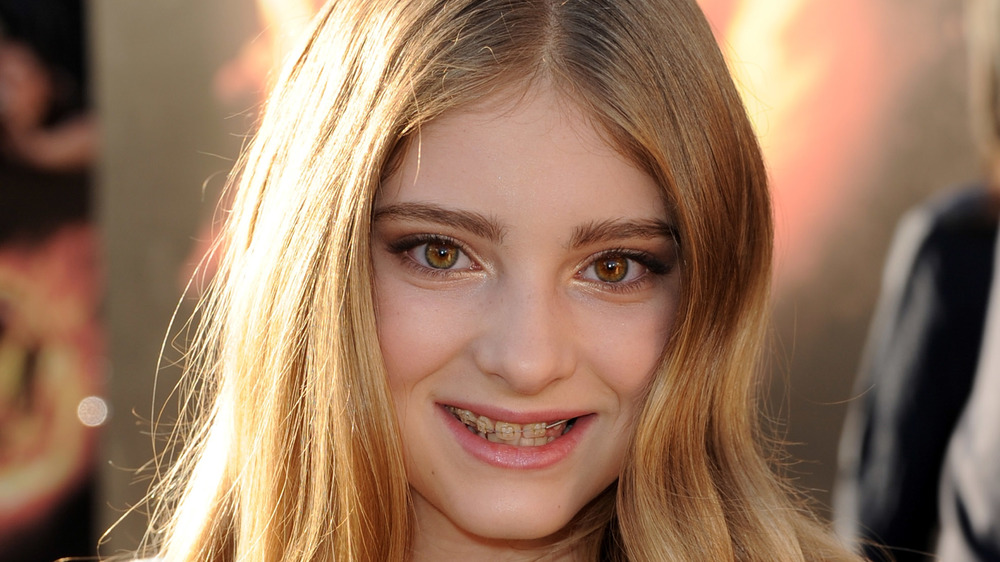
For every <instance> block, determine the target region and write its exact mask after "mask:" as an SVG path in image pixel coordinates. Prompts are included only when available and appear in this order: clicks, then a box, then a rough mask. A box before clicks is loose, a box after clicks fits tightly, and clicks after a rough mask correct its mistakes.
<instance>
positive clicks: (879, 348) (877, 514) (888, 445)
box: [834, 186, 998, 562]
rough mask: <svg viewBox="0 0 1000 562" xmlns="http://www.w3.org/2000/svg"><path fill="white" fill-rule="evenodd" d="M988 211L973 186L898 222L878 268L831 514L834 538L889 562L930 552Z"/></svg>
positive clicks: (991, 208)
mask: <svg viewBox="0 0 1000 562" xmlns="http://www.w3.org/2000/svg"><path fill="white" fill-rule="evenodd" d="M997 210H998V206H997V197H996V194H995V193H994V192H992V191H990V190H989V189H987V188H985V187H984V186H972V187H968V188H965V189H963V190H960V191H958V192H956V193H949V194H948V195H947V196H945V197H941V198H938V199H935V200H932V201H930V202H929V203H927V204H925V205H923V206H921V207H919V208H917V209H915V210H913V211H911V212H910V213H909V214H908V215H907V216H906V218H904V219H903V221H902V223H901V224H900V227H899V229H898V230H897V233H896V237H895V239H894V241H893V245H892V250H891V252H890V256H889V259H888V262H887V266H886V271H885V278H884V282H883V287H882V293H881V295H880V297H879V307H878V309H877V311H876V315H875V319H874V321H873V324H872V328H871V332H870V334H869V338H868V344H867V351H866V356H865V359H864V361H863V363H862V368H861V372H860V373H859V378H858V382H857V386H856V388H857V393H858V395H859V396H858V398H857V399H856V400H855V401H854V403H853V404H852V405H851V410H850V413H849V416H848V420H847V424H846V426H845V430H844V439H843V442H842V444H841V469H840V479H839V482H838V486H837V490H836V500H835V505H834V507H835V509H836V512H837V518H838V527H839V529H840V531H841V532H842V533H843V534H844V535H846V536H849V537H851V538H852V539H864V540H869V541H873V542H874V543H877V544H884V545H887V546H888V547H890V548H891V553H892V556H893V558H894V559H895V560H897V561H899V562H904V561H911V560H912V561H917V560H928V559H930V556H929V554H926V553H928V552H930V551H931V550H933V547H934V536H935V530H936V528H937V525H938V500H937V489H938V482H939V480H940V477H941V465H942V462H943V459H944V456H945V449H946V448H947V445H948V439H949V438H950V436H951V433H952V431H953V429H954V427H955V425H956V423H957V421H958V418H959V416H960V414H961V412H962V408H963V407H964V406H965V403H966V400H967V398H968V395H969V391H970V389H971V387H972V379H973V375H974V374H975V371H976V364H977V358H978V355H979V349H980V345H981V341H982V332H983V322H984V317H985V314H986V304H987V296H988V293H989V286H990V277H991V272H992V266H993V248H994V243H995V240H996V235H997ZM863 548H864V551H865V554H866V555H867V556H869V557H870V558H872V559H873V560H882V559H884V558H883V556H884V554H882V553H881V552H880V549H879V548H878V547H877V546H875V545H866V546H864V547H863Z"/></svg>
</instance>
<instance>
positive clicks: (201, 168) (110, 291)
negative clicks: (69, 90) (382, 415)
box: [92, 0, 255, 553]
mask: <svg viewBox="0 0 1000 562" xmlns="http://www.w3.org/2000/svg"><path fill="white" fill-rule="evenodd" d="M92 13H93V16H92V36H93V37H94V41H95V43H94V48H93V52H94V58H93V62H94V76H95V79H96V92H95V94H96V95H95V99H96V104H97V107H98V111H99V114H100V117H101V121H102V127H103V139H102V140H103V157H102V159H101V162H100V165H99V166H98V170H97V184H98V197H97V202H96V204H97V208H98V218H99V221H100V224H101V236H102V238H103V241H104V245H105V255H106V256H107V275H108V286H107V296H106V300H105V310H106V320H107V328H108V332H109V334H108V340H109V356H110V361H109V393H110V395H109V398H110V403H111V407H112V418H111V423H110V425H108V426H107V427H106V428H105V433H104V453H103V457H104V458H103V460H104V463H103V465H104V470H103V477H102V486H101V489H102V493H101V494H100V498H101V500H100V501H99V502H98V506H97V507H98V509H99V513H100V517H99V526H100V527H101V528H107V527H108V526H109V525H110V524H111V523H112V522H113V521H114V520H116V519H117V518H118V517H119V516H120V515H121V514H122V513H123V512H124V511H125V510H126V509H127V508H128V507H130V506H132V505H134V504H135V503H136V502H137V501H138V499H139V498H141V497H142V496H143V494H144V493H145V491H146V488H147V485H148V481H147V480H144V479H141V478H137V477H136V475H135V471H136V469H137V468H139V467H140V466H142V465H143V464H145V463H147V462H148V461H149V460H150V458H151V456H152V439H151V436H150V434H149V431H150V423H149V422H150V420H151V419H152V418H155V417H156V416H157V412H156V411H155V409H154V407H153V406H152V405H151V402H152V400H153V396H154V394H153V383H154V376H155V375H156V374H157V370H156V368H157V358H158V357H159V355H160V349H161V345H162V344H164V338H165V336H166V335H167V326H168V323H169V322H170V318H171V315H172V314H173V312H174V309H175V307H176V306H177V304H178V301H179V299H180V295H181V289H182V287H183V283H184V282H185V280H184V274H183V273H182V271H183V270H184V269H185V264H186V263H187V260H188V255H189V254H190V253H191V252H192V251H193V248H194V246H195V244H196V242H197V241H198V239H199V234H198V229H199V226H200V225H201V224H202V222H203V221H207V220H208V219H209V217H211V215H212V213H213V211H214V210H215V206H216V198H217V197H218V191H219V188H220V186H221V185H222V184H223V182H224V180H225V174H226V173H227V172H228V170H229V169H230V168H231V167H232V162H233V159H234V158H235V157H236V155H237V153H238V150H239V147H240V145H241V142H242V135H243V133H245V132H246V131H247V130H248V128H249V126H250V121H249V119H248V118H246V117H245V116H243V115H240V114H238V113H234V111H235V110H234V109H232V108H224V107H221V106H220V104H218V103H217V102H216V101H215V97H214V95H213V91H212V78H213V74H214V72H215V70H216V69H217V68H218V67H219V66H220V65H221V64H222V63H223V62H224V61H225V60H226V59H227V58H229V57H232V56H233V55H234V53H235V52H236V50H237V49H238V48H239V46H240V44H241V43H242V41H244V40H245V38H246V37H247V36H248V35H249V34H250V33H251V29H252V28H251V25H252V24H253V23H254V22H255V19H254V14H253V12H252V10H250V9H249V7H248V6H247V5H246V3H245V2H239V1H235V0H213V1H212V2H203V1H201V0H142V1H141V2H136V1H134V0H95V1H94V3H93V6H92ZM189 312H190V311H189V310H187V309H182V310H181V311H180V315H181V316H180V320H179V322H183V320H184V315H185V314H186V313H189ZM172 332H173V333H176V332H177V329H176V327H175V329H174V330H173V331H172ZM165 350H166V353H165V357H164V362H163V364H162V365H161V368H160V371H159V380H158V381H156V389H155V390H156V393H157V394H156V399H157V402H158V403H161V402H162V398H163V397H164V396H165V395H166V394H167V393H169V392H170V390H171V388H172V387H173V385H174V383H175V381H176V375H177V369H176V368H174V367H172V366H171V365H170V362H171V361H174V360H177V359H178V358H179V354H178V353H176V352H175V351H174V343H173V342H171V341H167V342H166V346H165ZM165 419H167V420H169V419H170V414H169V409H168V410H167V414H166V418H165ZM143 529H144V521H143V518H142V517H129V518H128V519H126V520H125V522H124V523H123V525H122V527H121V528H120V529H119V530H117V531H116V532H115V533H114V534H113V535H112V540H111V542H109V543H108V544H107V545H106V546H105V547H102V552H103V553H113V552H117V550H118V549H120V548H134V547H135V541H136V540H137V538H138V537H139V536H140V535H141V533H142V531H143Z"/></svg>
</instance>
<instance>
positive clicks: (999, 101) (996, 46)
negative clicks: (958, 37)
mask: <svg viewBox="0 0 1000 562" xmlns="http://www.w3.org/2000/svg"><path fill="white" fill-rule="evenodd" d="M965 27H966V35H967V43H968V61H969V103H970V108H971V111H970V115H971V118H972V119H971V124H972V133H973V137H974V140H975V141H976V147H977V148H978V149H979V152H980V155H981V157H982V158H983V164H984V166H985V168H986V170H987V172H988V173H989V179H990V182H991V184H992V186H993V188H994V189H995V190H996V189H1000V2H998V1H997V0H968V1H967V2H966V10H965Z"/></svg>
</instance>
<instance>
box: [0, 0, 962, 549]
mask: <svg viewBox="0 0 1000 562" xmlns="http://www.w3.org/2000/svg"><path fill="white" fill-rule="evenodd" d="M700 3H701V5H702V7H703V8H704V10H705V11H706V14H707V15H708V17H709V19H710V21H711V22H712V24H713V26H714V29H715V31H716V35H717V37H718V39H719V41H720V43H721V44H722V46H723V50H724V52H725V53H726V54H727V56H728V57H729V60H730V62H731V67H732V69H733V72H734V73H735V75H736V76H737V80H738V82H739V84H740V87H741V89H742V90H743V93H744V96H745V99H746V101H747V104H748V107H749V110H750V113H751V116H752V118H753V119H754V122H755V124H756V126H757V128H758V132H759V134H760V136H761V142H762V145H763V148H764V151H765V153H766V157H767V161H768V166H769V172H770V175H771V178H772V182H773V190H774V198H775V204H776V220H777V225H778V239H777V251H778V263H777V270H776V273H775V296H774V305H775V317H774V327H773V335H774V338H773V339H774V345H773V355H772V360H771V361H770V371H771V375H772V386H771V392H770V395H769V401H768V404H767V407H768V408H769V409H770V411H771V412H773V413H774V414H775V415H776V416H777V417H779V418H780V419H781V420H782V422H783V423H782V425H781V426H780V428H781V435H782V437H783V438H784V439H785V440H786V441H787V442H788V443H789V445H788V449H789V451H790V453H791V457H793V458H794V459H795V462H794V464H792V466H791V467H790V469H789V470H790V471H791V474H792V475H793V476H794V477H795V479H796V480H797V481H798V483H799V484H800V485H801V486H802V487H804V488H805V489H807V490H808V491H809V493H810V495H811V496H812V497H814V498H815V500H816V502H817V505H819V506H820V508H821V509H827V507H826V506H828V505H829V502H830V490H831V487H832V483H833V478H834V473H835V455H836V446H837V440H838V438H839V433H840V427H841V423H842V420H843V415H844V411H845V408H846V403H847V402H848V401H850V400H851V399H852V390H851V388H852V382H853V380H854V374H855V371H856V369H857V366H858V362H859V359H860V356H861V353H862V345H863V341H864V338H865V335H866V332H867V328H868V324H869V320H870V315H871V311H872V307H873V305H874V301H875V297H876V295H877V291H878V286H879V282H880V277H881V271H882V263H883V260H884V258H885V253H886V250H887V247H888V244H889V239H890V236H891V234H892V231H893V229H894V226H895V223H896V221H897V220H898V218H899V217H900V215H901V214H902V213H903V211H904V210H905V209H906V208H907V207H909V206H911V205H913V204H914V203H915V202H917V201H919V200H921V199H923V198H925V197H926V196H927V195H928V194H930V193H932V192H937V191H942V190H947V189H949V188H950V187H949V186H957V185H959V184H961V183H963V182H967V181H969V180H973V179H975V178H978V177H979V176H980V170H979V168H978V164H977V159H976V157H975V153H974V150H973V149H972V144H971V141H970V134H969V127H968V118H967V114H966V94H965V90H966V88H965V83H966V80H965V72H966V70H965V58H964V46H963V37H962V34H963V30H962V19H961V3H960V2H954V1H951V0H842V1H841V2H807V1H806V0H701V2H700ZM316 4H317V3H316V2H314V1H313V0H294V1H293V0H256V1H255V0H213V1H212V2H203V1H200V0H143V1H142V2H135V1H129V0H89V1H85V0H62V1H58V0H44V1H43V0H20V1H15V0H0V119H2V122H0V552H2V553H3V554H2V555H0V556H2V558H3V559H4V560H15V561H16V560H24V561H33V560H51V559H52V558H55V557H58V556H69V555H76V556H80V555H92V554H94V552H95V544H96V542H97V539H98V537H99V536H100V535H101V533H102V532H103V531H104V530H106V529H107V528H108V527H109V526H110V525H111V524H112V523H114V522H115V521H116V520H117V519H118V518H119V517H121V516H122V515H123V514H125V513H126V511H127V510H128V509H129V507H130V506H132V505H135V504H136V503H137V502H138V501H139V499H140V498H141V497H142V496H143V494H144V493H145V491H146V488H147V486H148V484H149V477H148V475H149V472H148V471H146V472H140V471H139V469H140V468H142V467H143V466H146V465H147V463H148V462H149V460H150V458H151V457H152V452H153V446H154V440H155V439H156V436H155V435H152V434H151V428H152V424H151V420H154V419H157V417H158V416H159V408H158V406H157V405H159V404H162V403H163V401H164V400H165V399H166V396H167V395H168V394H169V393H170V390H171V389H172V388H173V386H174V384H175V382H176V380H177V375H178V371H179V369H178V368H177V367H176V366H175V362H176V361H178V360H179V359H180V357H181V353H180V351H179V350H180V349H182V348H183V343H184V338H185V337H186V336H185V333H184V330H183V321H184V319H185V318H186V317H187V315H188V314H189V313H190V308H191V302H192V301H191V299H190V298H188V299H185V300H182V298H181V297H182V293H183V290H184V287H185V286H186V284H187V281H188V279H190V278H191V274H192V272H193V270H194V264H195V263H196V262H197V260H198V259H199V257H200V255H201V254H202V253H203V252H204V249H205V247H206V245H207V243H208V242H209V240H210V239H211V225H212V224H213V221H214V220H215V219H216V218H217V201H218V197H219V192H220V189H221V187H222V186H223V184H224V183H225V180H226V174H227V173H228V171H229V170H230V168H231V167H232V165H233V164H234V161H235V159H236V157H237V155H238V154H239V150H240V147H241V146H242V145H243V144H244V143H245V141H246V139H247V137H248V135H249V134H250V133H251V132H252V130H253V125H254V122H255V119H256V117H257V110H258V108H259V104H260V102H261V100H262V99H263V97H264V96H265V95H266V91H267V88H268V83H269V80H270V77H271V75H272V73H273V68H274V65H275V64H277V62H278V61H280V60H281V59H282V58H283V57H284V55H285V53H287V52H288V49H289V48H290V46H291V45H293V44H294V42H295V38H296V37H298V34H299V33H300V32H301V30H302V29H304V28H305V26H306V25H307V23H308V20H309V18H310V16H311V14H312V13H313V11H314V10H315V9H316V7H317V6H316ZM175 313H176V315H177V318H178V322H176V323H175V325H174V326H173V327H172V328H171V329H170V330H169V331H168V325H169V324H170V321H171V318H172V317H173V316H174V315H175ZM168 411H169V410H168ZM160 421H161V422H162V421H167V422H169V416H168V417H165V418H162V419H161V420H160ZM143 529H144V525H143V516H142V513H141V512H140V513H138V514H135V515H131V516H129V517H126V518H125V520H124V521H123V523H122V524H121V525H120V526H119V527H118V528H117V530H116V531H115V533H113V534H112V535H111V536H110V538H108V539H107V540H106V541H105V544H104V546H102V549H101V551H102V553H104V554H112V553H115V552H118V551H120V550H123V549H131V548H134V547H135V545H136V542H137V540H138V539H139V537H140V536H141V534H142V531H143Z"/></svg>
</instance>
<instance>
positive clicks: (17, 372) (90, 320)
mask: <svg viewBox="0 0 1000 562" xmlns="http://www.w3.org/2000/svg"><path fill="white" fill-rule="evenodd" d="M84 27H85V26H84V3H83V2H82V1H80V0H75V1H74V0H62V1H58V0H0V553H2V554H0V557H2V558H3V560H5V561H11V562H16V561H26V562H27V561H35V560H38V561H42V560H45V561H50V560H53V559H55V558H58V557H62V556H82V555H88V554H93V553H94V544H93V531H92V524H91V520H92V515H91V512H92V500H93V497H92V496H93V485H94V473H95V471H94V467H93V459H94V452H95V446H96V443H97V441H96V437H97V435H96V431H97V429H96V428H97V427H99V426H100V425H101V424H102V423H103V422H104V419H105V417H106V413H107V412H106V406H105V403H104V401H103V400H102V399H101V398H100V395H101V393H102V388H101V369H102V366H101V363H102V357H103V352H102V346H103V342H102V336H101V331H100V328H99V326H98V323H97V320H96V318H97V309H98V300H99V295H100V279H101V276H100V266H99V260H98V252H97V242H96V236H95V229H94V227H93V226H92V224H91V223H90V218H89V217H90V197H91V191H90V186H91V181H90V168H91V163H92V161H93V158H94V155H95V153H96V149H97V147H96V133H95V125H94V118H93V116H92V115H91V112H90V110H89V105H88V101H87V79H86V78H87V77H86V64H85V63H86V50H85V48H84V47H85V38H84Z"/></svg>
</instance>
